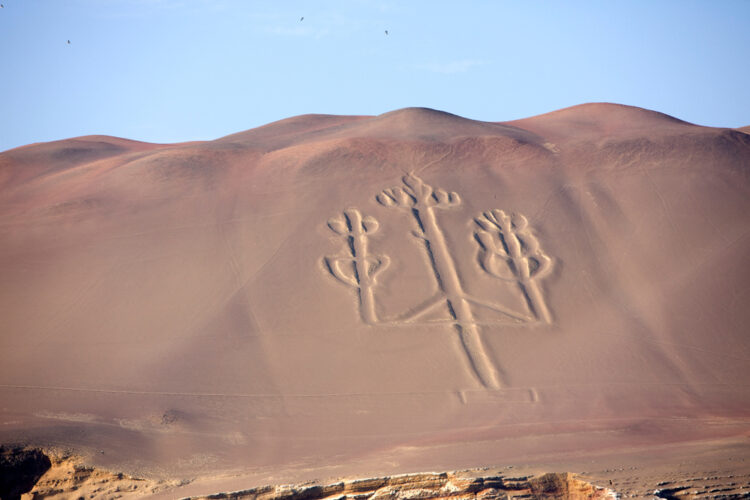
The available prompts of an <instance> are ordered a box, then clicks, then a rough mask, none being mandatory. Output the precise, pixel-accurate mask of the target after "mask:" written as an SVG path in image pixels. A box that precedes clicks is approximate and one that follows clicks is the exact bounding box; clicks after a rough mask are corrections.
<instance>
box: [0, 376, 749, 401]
mask: <svg viewBox="0 0 750 500" xmlns="http://www.w3.org/2000/svg"><path fill="white" fill-rule="evenodd" d="M628 385H637V386H644V385H647V386H677V387H679V386H708V387H750V384H730V383H724V382H705V383H698V384H688V383H684V382H642V381H635V382H605V383H595V382H593V383H579V384H564V385H547V386H535V387H509V388H502V389H486V388H482V389H460V391H461V392H462V393H464V394H469V393H475V394H488V393H489V394H494V395H502V394H513V393H519V394H528V391H529V390H530V389H534V390H540V389H542V390H543V389H565V388H570V387H599V386H613V387H617V386H628ZM0 389H20V390H38V391H69V392H88V393H99V394H126V395H134V396H176V397H184V396H189V397H206V398H245V399H253V398H257V399H270V398H278V399H284V398H300V399H315V398H361V397H381V396H395V397H399V396H446V397H451V398H455V397H456V389H452V390H451V389H448V390H444V391H403V392H341V393H321V394H242V393H214V392H177V391H138V390H123V389H95V388H84V387H56V386H42V385H13V384H0ZM515 402H518V403H528V402H530V401H520V400H519V401H515Z"/></svg>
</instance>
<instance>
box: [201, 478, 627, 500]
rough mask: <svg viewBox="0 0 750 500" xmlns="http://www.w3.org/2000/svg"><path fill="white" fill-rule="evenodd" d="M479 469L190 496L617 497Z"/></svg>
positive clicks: (570, 483) (388, 499)
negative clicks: (488, 472) (494, 473)
mask: <svg viewBox="0 0 750 500" xmlns="http://www.w3.org/2000/svg"><path fill="white" fill-rule="evenodd" d="M479 472H480V471H463V472H443V473H423V474H403V475H398V476H386V477H376V478H367V479H354V480H346V481H340V482H337V483H332V484H326V485H320V484H303V485H283V486H261V487H258V488H252V489H248V490H243V491H235V492H231V493H217V494H214V495H208V496H201V497H190V500H208V499H230V500H240V499H241V500H319V499H320V500H322V499H328V500H345V499H353V500H366V499H367V500H376V499H377V500H414V499H428V498H429V499H435V498H451V499H462V500H463V499H473V498H477V499H483V500H492V499H512V498H529V499H599V498H616V496H615V494H614V492H612V491H611V490H608V489H605V488H600V487H597V486H594V485H592V484H590V483H587V482H585V481H582V480H580V479H578V478H576V477H575V476H574V475H573V474H570V473H551V474H544V475H541V476H535V477H516V478H512V477H504V476H501V475H494V476H482V475H479V474H478V473H479Z"/></svg>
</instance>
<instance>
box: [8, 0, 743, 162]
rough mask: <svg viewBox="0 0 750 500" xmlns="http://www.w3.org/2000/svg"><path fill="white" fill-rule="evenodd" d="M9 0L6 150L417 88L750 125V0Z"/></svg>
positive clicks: (435, 97)
mask: <svg viewBox="0 0 750 500" xmlns="http://www.w3.org/2000/svg"><path fill="white" fill-rule="evenodd" d="M0 2H1V3H3V4H4V8H2V9H0V151H3V150H6V149H9V148H12V147H16V146H20V145H23V144H28V143H31V142H38V141H48V140H56V139H62V138H67V137H74V136H79V135H87V134H108V135H115V136H120V137H127V138H131V139H138V140H144V141H150V142H176V141H186V140H197V139H214V138H217V137H220V136H223V135H226V134H230V133H233V132H238V131H241V130H246V129H249V128H253V127H256V126H259V125H263V124H265V123H269V122H271V121H275V120H278V119H282V118H286V117H289V116H294V115H299V114H304V113H329V114H380V113H384V112H387V111H391V110H394V109H398V108H402V107H407V106H426V107H431V108H437V109H442V110H445V111H449V112H451V113H455V114H458V115H461V116H465V117H468V118H473V119H479V120H489V121H501V120H512V119H516V118H522V117H527V116H532V115H536V114H540V113H544V112H548V111H552V110H555V109H559V108H563V107H567V106H571V105H574V104H580V103H584V102H592V101H609V102H618V103H623V104H631V105H635V106H641V107H645V108H649V109H656V110H658V111H662V112H665V113H668V114H671V115H674V116H677V117H679V118H682V119H684V120H688V121H691V122H694V123H698V124H701V125H710V126H726V127H739V126H744V125H750V92H748V82H750V62H749V61H750V49H749V47H750V0H734V1H731V0H725V1H722V0H701V1H691V0H674V1H666V0H661V1H660V0H644V1H636V0H631V1H616V0H609V1H604V0H602V1H571V0H566V1H562V0H560V1H534V0H523V1H522V0H514V1H510V0H505V1H503V0H497V1H467V2H461V3H462V5H459V2H447V1H446V2H444V1H429V2H428V1H408V0H402V1H387V0H384V1H376V0H348V1H343V0H341V1H333V0H330V1H325V0H317V1H314V2H313V1H309V2H301V1H278V0H277V1H253V0H213V1H209V0H182V1H180V0H65V1H62V0H0ZM303 16H304V20H302V21H300V18H301V17H303ZM385 30H388V35H386V34H385ZM67 40H70V42H71V43H70V44H68V43H67Z"/></svg>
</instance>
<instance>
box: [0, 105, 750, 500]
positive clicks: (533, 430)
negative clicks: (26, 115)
mask: <svg viewBox="0 0 750 500" xmlns="http://www.w3.org/2000/svg"><path fill="white" fill-rule="evenodd" d="M749 132H750V129H748V127H744V128H742V129H726V128H710V127H701V126H697V125H693V124H690V123H686V122H683V121H680V120H679V119H676V118H673V117H671V116H667V115H664V114H661V113H658V112H655V111H649V110H645V109H640V108H634V107H629V106H622V105H616V104H605V103H598V104H584V105H580V106H575V107H572V108H566V109H562V110H559V111H555V112H552V113H548V114H544V115H540V116H535V117H532V118H527V119H523V120H517V121H513V122H480V121H474V120H469V119H466V118H462V117H459V116H456V115H452V114H449V113H445V112H441V111H436V110H431V109H424V108H407V109H401V110H397V111H392V112H389V113H385V114H382V115H378V116H333V115H304V116H298V117H293V118H289V119H286V120H282V121H279V122H275V123H271V124H269V125H265V126H262V127H259V128H255V129H252V130H248V131H245V132H240V133H237V134H233V135H230V136H226V137H223V138H220V139H217V140H214V141H206V142H190V143H180V144H149V143H142V142H135V141H130V140H126V139H119V138H114V137H106V136H87V137H79V138H74V139H66V140H61V141H56V142H48V143H39V144H32V145H29V146H24V147H20V148H16V149H12V150H9V151H5V152H3V153H0V242H1V243H0V317H2V328H1V329H0V444H5V445H6V446H7V447H11V448H12V447H14V446H27V447H39V448H41V449H43V450H46V452H47V453H49V454H50V456H51V457H52V458H51V459H50V468H49V471H51V472H50V474H52V473H53V472H54V471H57V472H54V473H55V474H57V473H58V472H60V471H62V470H64V471H67V472H60V474H63V475H65V474H68V475H69V476H70V475H75V474H78V475H79V476H81V477H82V478H84V482H85V481H93V479H91V478H92V477H94V478H98V477H100V476H98V475H97V474H101V475H103V476H101V477H105V476H106V481H113V480H114V479H112V478H113V477H114V478H115V479H116V480H117V481H122V480H123V478H125V479H126V480H127V481H128V485H122V488H123V490H122V491H119V492H118V491H116V489H117V487H116V486H113V488H112V489H111V491H110V489H100V490H97V489H96V488H93V489H89V490H86V491H87V492H88V493H87V495H89V496H91V495H93V497H97V496H98V497H106V496H109V497H111V498H115V497H117V496H119V495H120V494H125V493H127V494H128V495H142V494H149V495H156V496H157V497H160V498H176V497H187V496H193V497H199V498H200V497H205V496H206V495H210V494H213V493H219V492H230V491H245V492H248V491H249V492H250V493H249V494H246V495H245V496H244V497H242V496H235V497H231V496H223V497H221V496H217V497H214V498H256V497H257V498H261V497H263V498H269V499H270V498H275V497H273V495H271V496H265V497H264V496H263V495H260V493H258V492H260V491H261V490H258V489H257V488H261V487H262V486H263V485H281V484H292V483H297V484H302V483H306V482H308V481H317V482H316V483H314V484H315V485H318V486H320V487H321V488H323V486H325V485H334V484H338V481H337V478H349V479H348V480H354V478H381V479H382V478H386V477H400V475H402V474H411V473H426V472H428V471H436V472H437V473H441V472H446V473H448V472H449V471H465V470H469V469H472V470H473V469H476V468H485V467H486V468H489V469H487V470H485V471H484V472H482V471H479V472H477V471H474V472H472V473H470V474H469V473H468V472H465V473H456V474H458V476H455V474H454V473H453V472H450V474H454V476H455V477H460V478H464V479H465V477H467V474H468V475H470V476H471V477H474V478H476V477H485V478H487V481H490V482H491V481H495V483H491V484H493V485H494V486H492V488H494V489H495V490H496V493H497V492H500V489H498V488H499V485H500V483H498V482H497V481H499V479H497V478H498V477H502V478H505V479H504V480H505V481H506V482H507V481H511V483H513V480H512V478H516V479H519V478H522V477H523V478H526V479H523V480H522V481H521V480H520V479H519V481H521V482H523V481H526V483H523V484H521V483H518V482H515V483H513V484H514V485H516V486H519V484H520V486H519V489H518V490H517V491H521V490H523V488H526V489H525V490H524V491H522V492H521V493H520V494H521V495H533V494H536V493H534V489H533V488H534V487H533V484H536V483H533V484H532V483H531V482H529V481H537V480H538V481H548V482H549V481H553V482H555V484H557V485H558V486H559V488H558V489H557V490H555V491H558V492H559V491H563V490H564V491H568V492H569V491H572V490H571V488H572V489H576V488H578V487H579V486H580V484H578V483H575V481H582V483H581V484H584V483H586V484H589V483H590V484H593V485H595V486H598V487H602V488H607V489H608V490H596V489H595V488H594V486H591V487H590V488H592V489H590V490H587V489H586V488H589V486H585V487H584V486H580V488H583V490H581V491H584V490H585V491H589V492H595V493H596V492H598V493H596V495H599V494H602V495H604V494H609V493H607V491H609V489H611V490H612V491H614V492H618V493H620V494H623V495H630V496H648V495H654V491H656V490H658V491H659V492H661V493H659V496H662V497H664V498H672V497H679V496H705V497H716V498H721V497H724V498H728V497H741V496H743V495H745V496H747V495H750V479H749V478H750V463H749V462H748V460H750V439H749V438H750V327H748V325H750V307H748V304H750V135H748V133H749ZM11 448H8V449H11ZM71 460H72V462H71ZM71 464H74V465H71ZM66 467H67V469H65V468H66ZM76 467H78V469H76ZM76 470H78V472H75V471H76ZM71 471H73V472H71ZM80 471H89V472H84V473H81V472H80ZM553 472H554V473H560V474H562V473H574V474H577V476H572V475H567V474H562V475H560V474H558V475H557V476H549V477H548V478H547V479H544V480H543V479H539V478H542V477H545V476H544V474H545V473H553ZM92 474H93V476H92ZM108 474H110V475H111V476H110V475H108ZM438 475H439V474H438ZM454 476H450V477H454ZM420 477H421V476H420ZM430 477H432V476H430ZM435 477H437V476H435ZM447 477H448V476H445V477H442V479H440V478H438V479H440V481H443V479H445V478H447ZM133 478H135V479H133ZM492 478H495V479H492ZM534 478H536V479H534ZM550 478H556V479H554V480H553V479H550ZM464 479H462V481H463V480H464ZM131 480H132V481H131ZM44 481H45V478H44V477H42V480H41V481H40V483H39V484H40V485H42V483H43V482H44ZM54 481H56V479H50V477H47V482H46V483H45V484H47V485H48V486H49V485H53V484H58V483H54ZM106 481H105V482H106ZM134 481H135V482H134ZM139 481H140V482H139ZM419 481H422V479H418V481H417V482H419ZM431 481H432V479H431ZM436 481H437V479H436ZM440 481H438V482H437V483H435V484H433V486H434V488H433V486H430V488H432V490H431V491H433V492H434V491H437V492H442V493H440V494H441V495H442V494H443V493H445V492H446V491H447V490H445V491H444V490H443V489H444V488H448V486H446V484H447V483H446V482H445V481H443V482H442V483H441V482H440ZM446 481H447V479H446ZM527 483H528V484H527ZM86 484H90V483H86ZM108 484H109V483H108ZM112 484H114V483H112ZM377 484H380V483H377ZM431 484H432V483H431ZM472 484H473V483H472ZM488 484H490V483H488ZM545 484H546V483H545ZM134 485H135V486H138V485H140V491H135V490H136V489H137V488H133V486H134ZM435 485H437V486H435ZM575 485H578V486H575ZM376 486H377V485H376ZM385 486H388V487H390V486H393V485H392V484H391V483H388V482H387V481H386V482H385V483H383V484H382V485H381V486H379V487H378V488H382V487H385ZM521 486H522V487H521ZM40 487H41V486H40ZM87 488H88V486H87ZM128 488H130V489H128ZM254 488H256V489H255V490H254ZM300 488H302V486H300ZM342 488H343V487H342ZM378 488H375V489H372V490H367V491H368V492H369V493H367V494H365V493H363V491H365V490H362V491H360V490H356V491H355V490H346V488H344V489H342V490H337V489H336V488H333V489H330V490H325V488H324V490H325V491H327V492H330V493H331V495H332V496H341V495H342V494H345V490H346V491H348V492H350V493H351V492H355V493H356V492H357V491H359V493H357V494H361V495H363V496H359V497H357V496H356V495H354V497H356V498H369V497H370V496H373V497H374V498H377V497H380V496H388V495H390V493H388V491H380V492H378V491H379V490H378ZM441 488H442V489H441ZM471 488H474V487H473V486H472V487H471ZM471 488H470V489H471ZM492 488H484V489H480V490H476V491H473V492H469V493H471V494H475V493H481V492H482V491H484V492H485V493H483V494H482V495H484V496H486V497H487V498H494V497H492V496H491V495H492V494H494V493H492V492H487V491H485V490H489V489H492ZM556 488H557V486H556ZM560 488H563V489H562V490H561V489H560ZM565 488H567V489H565ZM580 488H579V489H580ZM407 489H415V490H419V488H418V487H415V488H407ZM428 489H429V488H428ZM449 489H450V488H449ZM334 490H335V491H334ZM263 491H264V492H265V493H264V494H266V493H269V492H272V493H274V494H276V493H279V492H281V493H282V494H281V495H280V496H279V498H282V497H284V496H285V495H286V493H284V491H286V490H284V491H281V490H277V489H272V490H263ZM295 491H296V490H295ZM305 491H307V490H305ZM315 491H316V492H317V493H315V495H318V496H317V497H315V496H314V495H313V496H309V495H308V496H305V495H302V496H298V497H294V495H291V496H289V495H286V496H287V497H288V498H293V497H294V498H298V499H299V500H301V499H302V498H306V499H309V500H312V499H313V498H324V497H325V495H323V496H320V495H319V493H320V491H321V490H315ZM456 491H458V490H456ZM467 491H468V490H467ZM539 491H542V490H539ZM576 491H578V490H576ZM308 493H309V491H308ZM391 493H393V492H391ZM469 493H466V494H469ZM501 493H502V492H500V493H497V494H498V495H501ZM537 493H538V491H537ZM58 494H59V492H58ZM67 494H68V493H63V497H65V495H67ZM461 494H463V493H461ZM40 495H41V494H40ZM248 495H250V496H248ZM252 495H255V496H252ZM394 495H395V493H394ZM410 495H411V496H410ZM414 495H417V496H419V494H418V493H414V494H412V493H409V494H404V495H402V496H400V497H399V498H416V496H414ZM435 495H438V494H437V493H435ZM456 495H458V494H455V495H454V496H456ZM488 495H490V496H488ZM32 496H33V495H32ZM41 496H44V495H41ZM84 496H85V495H84ZM350 496H351V495H350ZM396 496H398V495H396ZM438 496H439V495H438ZM459 496H460V495H459ZM37 497H39V495H37ZM500 497H501V496H498V498H500ZM389 498H396V497H395V496H390V497H389Z"/></svg>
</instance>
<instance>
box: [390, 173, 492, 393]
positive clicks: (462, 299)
mask: <svg viewBox="0 0 750 500" xmlns="http://www.w3.org/2000/svg"><path fill="white" fill-rule="evenodd" d="M403 182H404V187H400V186H399V187H394V188H391V189H386V190H385V191H383V192H382V193H380V194H379V195H378V196H377V200H378V202H379V203H380V204H382V205H384V206H388V207H398V208H403V209H408V210H411V213H412V215H413V216H414V219H415V221H416V223H417V226H418V227H419V231H417V232H415V234H416V235H417V236H419V237H420V238H422V239H423V240H424V242H425V249H426V251H427V254H428V257H429V258H430V261H431V262H432V266H433V271H434V273H435V278H436V280H437V283H438V286H439V287H440V289H441V290H442V292H443V294H444V296H445V300H446V303H447V307H448V310H449V312H450V314H451V315H452V316H453V318H454V319H455V320H456V322H455V327H456V330H457V332H458V334H459V337H460V340H461V344H462V346H463V350H464V352H465V353H466V356H467V358H468V362H469V365H470V366H471V368H472V370H473V372H474V374H475V376H476V377H477V379H478V380H479V381H480V383H481V384H482V385H484V386H485V387H488V388H498V387H499V386H500V381H499V377H498V374H497V370H496V369H495V367H494V364H493V363H492V360H491V359H490V358H489V356H487V351H486V349H485V347H484V345H483V342H482V338H481V335H480V332H479V329H478V327H477V325H476V322H475V320H474V316H473V313H472V310H471V306H470V304H469V302H468V301H467V300H466V293H465V292H464V290H463V287H462V285H461V281H460V279H459V277H458V272H457V270H456V264H455V262H454V261H453V258H452V256H451V253H450V250H449V249H448V245H447V243H446V241H445V236H444V235H443V232H442V230H441V229H440V226H439V224H438V221H437V217H436V215H435V208H453V207H456V206H458V205H460V203H461V200H460V198H459V196H458V194H456V193H453V192H450V193H449V192H446V191H444V190H442V189H438V190H433V188H432V187H431V186H429V185H427V184H425V183H424V182H423V181H422V180H421V179H419V178H418V177H416V176H414V175H411V174H410V175H407V176H405V177H404V178H403Z"/></svg>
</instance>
